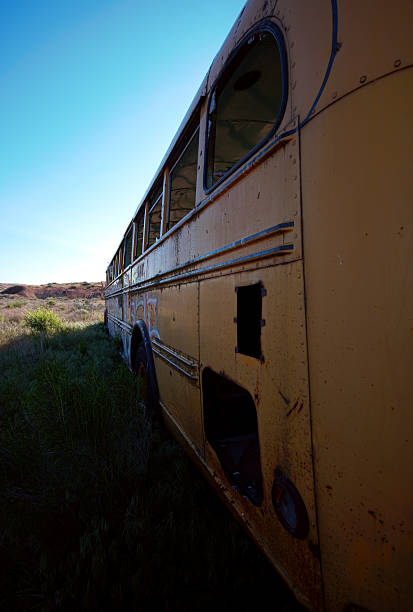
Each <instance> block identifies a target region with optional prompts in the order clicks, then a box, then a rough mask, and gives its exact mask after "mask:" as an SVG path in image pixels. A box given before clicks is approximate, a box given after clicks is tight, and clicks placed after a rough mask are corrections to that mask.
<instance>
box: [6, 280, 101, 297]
mask: <svg viewBox="0 0 413 612" xmlns="http://www.w3.org/2000/svg"><path fill="white" fill-rule="evenodd" d="M103 290H104V283H103V282H100V283H87V282H83V283H48V284H47V285H12V284H6V283H0V294H6V295H16V296H19V297H25V298H29V299H33V298H48V297H66V298H69V299H75V298H102V297H103Z"/></svg>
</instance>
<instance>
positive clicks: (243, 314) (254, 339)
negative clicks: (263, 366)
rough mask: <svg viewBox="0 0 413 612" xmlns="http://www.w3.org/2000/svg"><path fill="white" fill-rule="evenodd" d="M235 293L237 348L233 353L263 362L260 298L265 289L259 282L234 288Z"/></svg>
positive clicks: (262, 323)
mask: <svg viewBox="0 0 413 612" xmlns="http://www.w3.org/2000/svg"><path fill="white" fill-rule="evenodd" d="M235 291H236V293H237V316H236V319H235V323H236V324H237V346H236V349H235V351H236V352H237V353H242V354H243V355H249V356H250V357H255V358H256V359H260V360H263V356H262V354H261V327H262V326H263V325H264V321H263V319H262V297H263V295H265V289H264V288H263V286H262V283H261V282H258V283H254V284H253V285H245V286H241V287H236V288H235Z"/></svg>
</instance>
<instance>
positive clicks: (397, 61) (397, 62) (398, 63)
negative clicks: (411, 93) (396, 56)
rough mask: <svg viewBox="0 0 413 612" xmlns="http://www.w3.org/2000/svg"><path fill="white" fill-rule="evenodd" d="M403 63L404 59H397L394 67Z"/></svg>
mask: <svg viewBox="0 0 413 612" xmlns="http://www.w3.org/2000/svg"><path fill="white" fill-rule="evenodd" d="M401 63H402V60H396V61H395V62H394V67H395V68H398V67H399V66H400V65H401Z"/></svg>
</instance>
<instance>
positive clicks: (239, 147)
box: [206, 26, 285, 189]
mask: <svg viewBox="0 0 413 612" xmlns="http://www.w3.org/2000/svg"><path fill="white" fill-rule="evenodd" d="M275 36H276V32H275V29H274V33H273V28H271V27H270V26H268V29H266V30H264V31H259V32H257V33H256V34H254V35H252V36H249V37H248V39H247V40H246V42H245V43H244V44H242V45H241V46H240V48H239V49H238V51H237V52H236V53H235V55H234V57H233V59H232V60H231V61H230V63H229V66H228V67H227V68H226V69H224V71H223V73H222V75H221V76H220V77H219V79H218V82H217V84H216V85H215V87H214V89H213V91H212V94H211V97H210V102H209V108H208V143H207V171H206V187H207V188H208V189H210V188H211V187H212V186H213V185H214V184H215V183H216V182H217V181H219V180H220V179H221V178H222V177H223V176H225V175H226V174H227V173H228V172H229V171H230V170H231V169H232V168H234V166H236V165H237V164H238V165H239V163H238V162H241V161H242V160H243V159H244V158H245V157H246V156H247V155H248V153H252V151H253V149H255V147H256V146H257V145H258V144H260V143H262V142H263V141H264V140H265V139H266V138H267V137H269V136H270V135H271V133H272V132H273V131H274V130H275V129H276V126H277V125H278V124H279V122H280V121H281V118H282V113H283V111H284V106H285V102H284V98H285V95H284V93H285V92H284V87H283V83H284V80H283V62H282V57H281V52H280V47H279V44H278V43H277V40H276V38H275ZM277 38H279V36H278V34H277ZM280 44H281V43H280Z"/></svg>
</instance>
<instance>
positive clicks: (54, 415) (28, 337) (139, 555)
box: [0, 298, 301, 612]
mask: <svg viewBox="0 0 413 612" xmlns="http://www.w3.org/2000/svg"><path fill="white" fill-rule="evenodd" d="M16 301H18V300H16V298H13V299H12V298H8V301H7V303H4V302H3V303H2V305H1V306H0V315H1V316H0V372H1V379H0V401H1V410H0V466H1V469H0V495H1V503H0V534H1V535H0V567H1V569H2V571H1V572H0V609H1V610H5V611H13V610H45V611H46V610H137V611H139V610H142V611H146V610H148V611H149V610H165V611H175V610H176V611H178V610H180V611H181V610H190V611H192V610H195V611H201V610H202V611H203V610H205V611H206V610H211V609H212V610H228V609H231V610H251V609H252V610H257V609H260V608H264V605H265V607H268V604H267V603H265V602H266V599H267V598H268V597H270V601H271V603H272V605H271V609H272V610H274V611H277V610H279V611H283V612H285V611H287V610H288V611H292V610H294V611H295V610H299V609H301V608H299V607H298V606H297V605H296V604H295V603H294V602H293V600H292V597H291V594H290V593H289V592H288V591H287V590H286V589H285V587H284V586H283V584H282V583H281V581H280V579H279V578H278V576H277V575H276V574H275V573H274V571H273V569H272V568H271V567H270V566H269V564H268V563H267V561H266V560H265V559H264V558H263V556H262V555H261V553H260V552H259V551H258V550H257V549H256V547H255V546H254V545H253V544H252V542H250V540H249V539H248V538H247V536H246V535H245V534H244V532H243V531H242V529H241V528H240V527H239V525H238V524H237V523H236V522H235V521H234V519H233V518H232V516H230V514H229V513H228V511H227V510H226V508H225V507H224V505H223V504H222V502H221V501H220V500H219V499H218V498H217V497H216V495H215V493H213V492H212V490H210V488H209V486H208V485H207V484H206V483H205V482H204V480H203V479H202V477H201V476H200V475H199V474H198V472H197V470H196V469H195V468H194V467H193V466H192V465H191V463H190V462H189V461H188V460H187V458H186V456H185V455H184V453H183V451H182V449H181V448H180V447H179V446H178V445H177V444H176V443H175V441H174V440H173V439H171V437H170V436H169V434H168V433H167V432H166V431H165V429H164V427H163V425H162V423H161V422H159V421H157V420H155V419H154V418H152V417H151V415H150V414H148V413H147V411H146V409H145V407H144V406H143V404H142V403H141V402H140V394H139V380H138V379H137V378H136V377H135V376H133V375H132V374H131V373H130V372H129V371H128V369H127V368H126V366H125V364H124V363H123V362H122V361H121V359H120V357H119V355H118V353H117V351H116V347H115V344H114V342H113V341H112V340H110V339H109V337H108V336H107V335H106V334H105V331H104V328H103V325H102V323H101V322H100V321H101V313H102V310H103V303H102V300H100V302H101V304H98V303H96V307H95V305H94V303H93V302H91V303H90V304H89V303H88V304H87V305H88V306H91V307H89V309H88V317H87V318H86V315H85V313H80V316H78V317H76V316H74V310H73V308H74V305H73V304H69V305H68V304H64V310H63V304H62V306H61V309H60V310H59V307H57V304H59V302H58V301H57V300H55V301H57V304H50V305H48V304H47V303H46V304H45V303H44V302H45V300H42V302H41V303H42V307H39V304H38V303H33V302H32V303H31V304H30V306H31V308H29V307H28V306H27V305H26V304H24V305H16ZM19 301H22V300H19ZM8 304H11V307H8ZM13 304H14V305H13ZM79 310H82V309H81V308H79ZM85 310H86V307H85ZM61 314H63V315H66V316H65V317H64V318H62V316H60V315H61Z"/></svg>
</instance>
